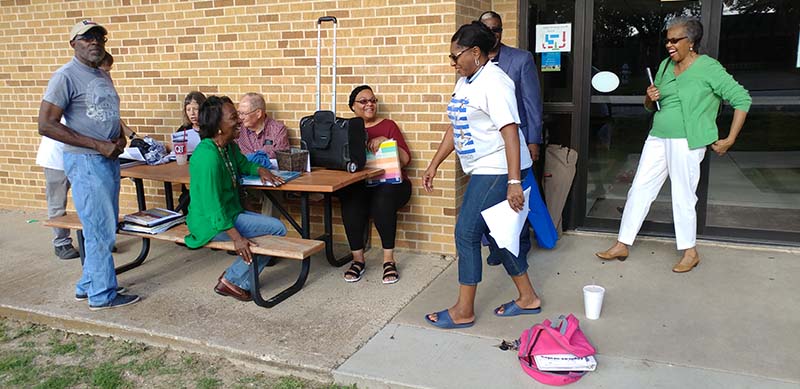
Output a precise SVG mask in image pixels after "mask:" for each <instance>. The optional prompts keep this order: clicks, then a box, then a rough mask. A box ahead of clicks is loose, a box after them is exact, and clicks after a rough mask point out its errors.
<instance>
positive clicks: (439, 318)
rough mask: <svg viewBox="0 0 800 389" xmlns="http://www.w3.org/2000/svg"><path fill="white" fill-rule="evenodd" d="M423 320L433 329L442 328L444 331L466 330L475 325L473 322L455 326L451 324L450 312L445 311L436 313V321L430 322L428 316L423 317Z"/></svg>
mask: <svg viewBox="0 0 800 389" xmlns="http://www.w3.org/2000/svg"><path fill="white" fill-rule="evenodd" d="M425 320H426V321H427V322H428V323H431V324H432V325H433V326H434V327H439V328H444V329H448V330H449V329H452V328H468V327H472V326H473V325H474V324H475V320H473V321H471V322H469V323H461V324H456V323H453V319H452V318H451V317H450V312H448V311H447V310H446V309H445V310H444V311H439V312H436V321H433V320H431V319H430V318H429V317H428V315H425Z"/></svg>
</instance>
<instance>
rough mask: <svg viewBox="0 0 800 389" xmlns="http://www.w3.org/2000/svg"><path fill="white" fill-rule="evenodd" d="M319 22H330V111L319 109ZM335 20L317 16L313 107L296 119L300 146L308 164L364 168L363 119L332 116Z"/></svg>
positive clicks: (364, 140)
mask: <svg viewBox="0 0 800 389" xmlns="http://www.w3.org/2000/svg"><path fill="white" fill-rule="evenodd" d="M323 22H333V96H332V98H331V110H330V111H323V110H322V106H321V103H320V95H321V93H322V85H321V81H320V77H321V76H320V74H321V58H320V57H321V48H322V37H321V29H322V23H323ZM337 24H338V23H337V21H336V18H335V17H333V16H323V17H321V18H319V19H318V20H317V111H316V112H314V114H313V115H311V116H306V117H304V118H302V119H300V146H301V147H302V148H303V149H305V150H308V153H309V155H310V156H311V165H312V166H320V167H325V168H328V169H336V170H346V171H348V172H350V173H353V172H355V171H357V170H360V169H362V168H364V165H365V164H366V163H367V148H366V141H367V135H366V131H365V130H364V120H363V119H361V118H352V119H344V118H338V117H336V27H337Z"/></svg>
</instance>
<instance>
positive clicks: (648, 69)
mask: <svg viewBox="0 0 800 389" xmlns="http://www.w3.org/2000/svg"><path fill="white" fill-rule="evenodd" d="M645 69H647V78H648V79H650V85H655V82H653V72H651V71H650V67H649V66H648V67H646V68H645ZM655 103H656V111H660V110H661V104H659V103H658V100H656V101H655Z"/></svg>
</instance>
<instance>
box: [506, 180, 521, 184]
mask: <svg viewBox="0 0 800 389" xmlns="http://www.w3.org/2000/svg"><path fill="white" fill-rule="evenodd" d="M519 184H522V181H520V180H508V185H519Z"/></svg>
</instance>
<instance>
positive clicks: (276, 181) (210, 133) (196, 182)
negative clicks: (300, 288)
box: [186, 96, 286, 301]
mask: <svg viewBox="0 0 800 389" xmlns="http://www.w3.org/2000/svg"><path fill="white" fill-rule="evenodd" d="M239 127H240V120H239V115H238V113H237V112H236V108H234V106H233V102H232V101H231V99H229V98H228V97H227V96H222V97H217V96H210V97H209V98H208V99H207V100H206V101H205V102H204V103H203V104H202V105H201V106H200V138H201V141H200V144H198V145H197V148H196V149H195V150H194V153H193V154H192V158H191V159H190V161H189V176H190V177H191V184H190V188H189V191H190V193H191V194H192V201H191V203H189V215H188V216H187V217H186V224H187V226H188V227H189V235H187V236H186V245H187V246H188V247H190V248H198V247H202V246H203V245H205V244H206V243H208V242H210V241H212V240H216V241H233V244H234V246H235V247H236V252H237V254H239V257H238V258H236V260H235V261H234V262H233V264H232V265H231V266H230V267H228V269H227V270H225V272H223V273H222V275H220V277H219V280H218V282H217V285H216V286H215V287H214V291H215V292H217V293H219V294H221V295H223V296H230V297H233V298H235V299H237V300H241V301H249V300H251V299H252V295H251V294H250V292H249V290H250V278H251V271H250V266H249V264H250V262H251V261H252V260H253V256H254V254H253V253H252V252H251V251H250V246H255V245H256V244H255V242H253V241H251V240H250V239H249V238H253V237H256V236H262V235H278V236H284V235H286V227H285V226H284V225H283V223H281V221H280V220H278V219H276V218H274V217H270V216H265V215H261V214H257V213H253V212H247V211H244V210H243V209H242V204H241V200H240V197H239V194H240V187H239V176H240V175H241V174H247V175H256V174H257V175H259V176H260V177H261V180H262V181H263V182H265V183H266V182H270V183H272V184H273V185H280V184H282V183H283V179H281V178H280V177H276V176H274V175H273V174H272V173H270V171H269V170H267V169H265V168H263V167H261V166H259V165H257V164H254V163H252V162H249V161H248V160H247V158H245V156H244V155H242V152H241V151H239V146H237V145H236V143H235V142H233V140H234V139H236V138H237V136H238V135H239V134H238V132H239ZM258 259H259V260H258V264H259V269H258V272H259V273H261V270H263V268H264V266H266V265H267V263H268V262H269V261H270V258H268V257H259V258H258Z"/></svg>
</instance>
